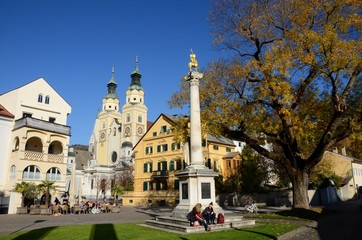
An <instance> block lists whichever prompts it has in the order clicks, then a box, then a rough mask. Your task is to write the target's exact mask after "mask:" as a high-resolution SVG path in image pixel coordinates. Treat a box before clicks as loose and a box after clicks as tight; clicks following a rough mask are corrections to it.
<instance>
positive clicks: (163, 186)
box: [156, 181, 167, 190]
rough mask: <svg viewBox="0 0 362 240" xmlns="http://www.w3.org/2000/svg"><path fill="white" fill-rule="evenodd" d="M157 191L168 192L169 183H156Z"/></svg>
mask: <svg viewBox="0 0 362 240" xmlns="http://www.w3.org/2000/svg"><path fill="white" fill-rule="evenodd" d="M156 190H167V181H158V182H156Z"/></svg>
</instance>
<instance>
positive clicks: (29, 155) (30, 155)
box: [13, 151, 65, 163]
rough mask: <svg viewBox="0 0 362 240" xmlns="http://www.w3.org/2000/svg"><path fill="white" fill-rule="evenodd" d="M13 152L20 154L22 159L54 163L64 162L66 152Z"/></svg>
mask: <svg viewBox="0 0 362 240" xmlns="http://www.w3.org/2000/svg"><path fill="white" fill-rule="evenodd" d="M13 154H18V155H17V156H18V157H19V158H20V159H24V160H31V161H40V162H43V161H46V162H52V163H64V162H65V160H64V154H50V153H48V154H46V153H42V152H33V151H20V152H14V153H13Z"/></svg>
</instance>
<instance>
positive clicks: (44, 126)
mask: <svg viewBox="0 0 362 240" xmlns="http://www.w3.org/2000/svg"><path fill="white" fill-rule="evenodd" d="M22 127H29V128H35V129H40V130H43V131H48V132H54V133H59V134H63V135H67V136H70V127H69V126H66V125H61V124H57V123H51V122H47V121H44V120H40V119H36V118H30V117H24V118H21V119H18V120H16V121H15V126H14V130H16V129H18V128H22Z"/></svg>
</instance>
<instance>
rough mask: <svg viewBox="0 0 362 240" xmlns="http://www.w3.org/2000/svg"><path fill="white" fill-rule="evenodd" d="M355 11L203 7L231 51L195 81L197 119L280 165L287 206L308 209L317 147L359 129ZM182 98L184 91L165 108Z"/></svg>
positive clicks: (327, 6) (338, 0)
mask: <svg viewBox="0 0 362 240" xmlns="http://www.w3.org/2000/svg"><path fill="white" fill-rule="evenodd" d="M361 10H362V9H361V3H360V1H359V0H348V1H345V0H307V1H305V0H276V1H267V0H256V1H251V0H250V1H248V0H220V1H215V4H214V5H213V7H212V9H211V11H210V16H209V20H210V25H211V28H212V33H213V36H214V43H215V45H216V46H217V47H219V48H220V49H223V50H228V51H230V53H231V54H229V55H228V56H229V58H228V59H221V60H218V61H215V62H212V63H210V64H209V67H208V71H207V72H205V74H204V78H203V80H202V81H201V82H200V101H201V102H200V105H201V109H202V112H201V113H202V121H204V122H205V123H206V125H207V126H209V129H208V132H210V133H213V134H215V135H217V134H220V135H224V136H227V137H229V138H231V139H235V140H241V141H244V142H246V143H247V144H248V145H249V146H250V147H252V148H253V149H254V150H256V151H257V152H258V153H259V154H261V155H263V156H264V157H266V158H268V159H271V160H273V161H275V162H278V163H280V164H281V165H283V166H285V168H286V171H287V174H288V175H289V177H290V178H291V182H292V185H293V207H294V208H308V207H309V200H308V194H307V189H308V184H309V174H310V172H311V170H312V169H313V167H314V166H315V165H316V164H317V163H318V162H320V161H321V159H322V157H323V154H324V152H325V151H326V150H327V149H328V148H330V147H331V146H333V145H334V144H336V143H337V142H339V141H341V140H342V139H344V138H346V137H348V136H349V135H351V134H352V133H354V134H361V121H362V117H361V112H362V111H361V106H362V104H361V97H360V95H358V91H354V90H355V89H356V86H358V85H360V84H361V78H360V77H361V69H362V60H361V49H362V42H361V30H362V17H361V12H362V11H361ZM233 53H235V54H233ZM183 86H185V85H183ZM188 100H189V98H188V88H181V90H180V92H178V93H175V94H174V95H173V96H172V98H171V100H170V104H171V106H173V107H182V106H184V105H185V104H187V103H188ZM265 141H267V142H268V143H271V144H272V149H271V150H269V149H266V148H263V147H262V145H263V144H264V142H265Z"/></svg>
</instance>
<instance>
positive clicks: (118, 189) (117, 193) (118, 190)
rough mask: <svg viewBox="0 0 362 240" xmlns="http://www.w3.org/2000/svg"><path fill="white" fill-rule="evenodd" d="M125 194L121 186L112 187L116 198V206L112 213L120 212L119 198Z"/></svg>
mask: <svg viewBox="0 0 362 240" xmlns="http://www.w3.org/2000/svg"><path fill="white" fill-rule="evenodd" d="M122 193H123V187H122V186H121V185H114V186H113V187H112V196H115V200H114V202H115V203H114V206H113V207H112V213H118V212H120V209H119V207H118V197H119V196H120V195H122Z"/></svg>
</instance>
